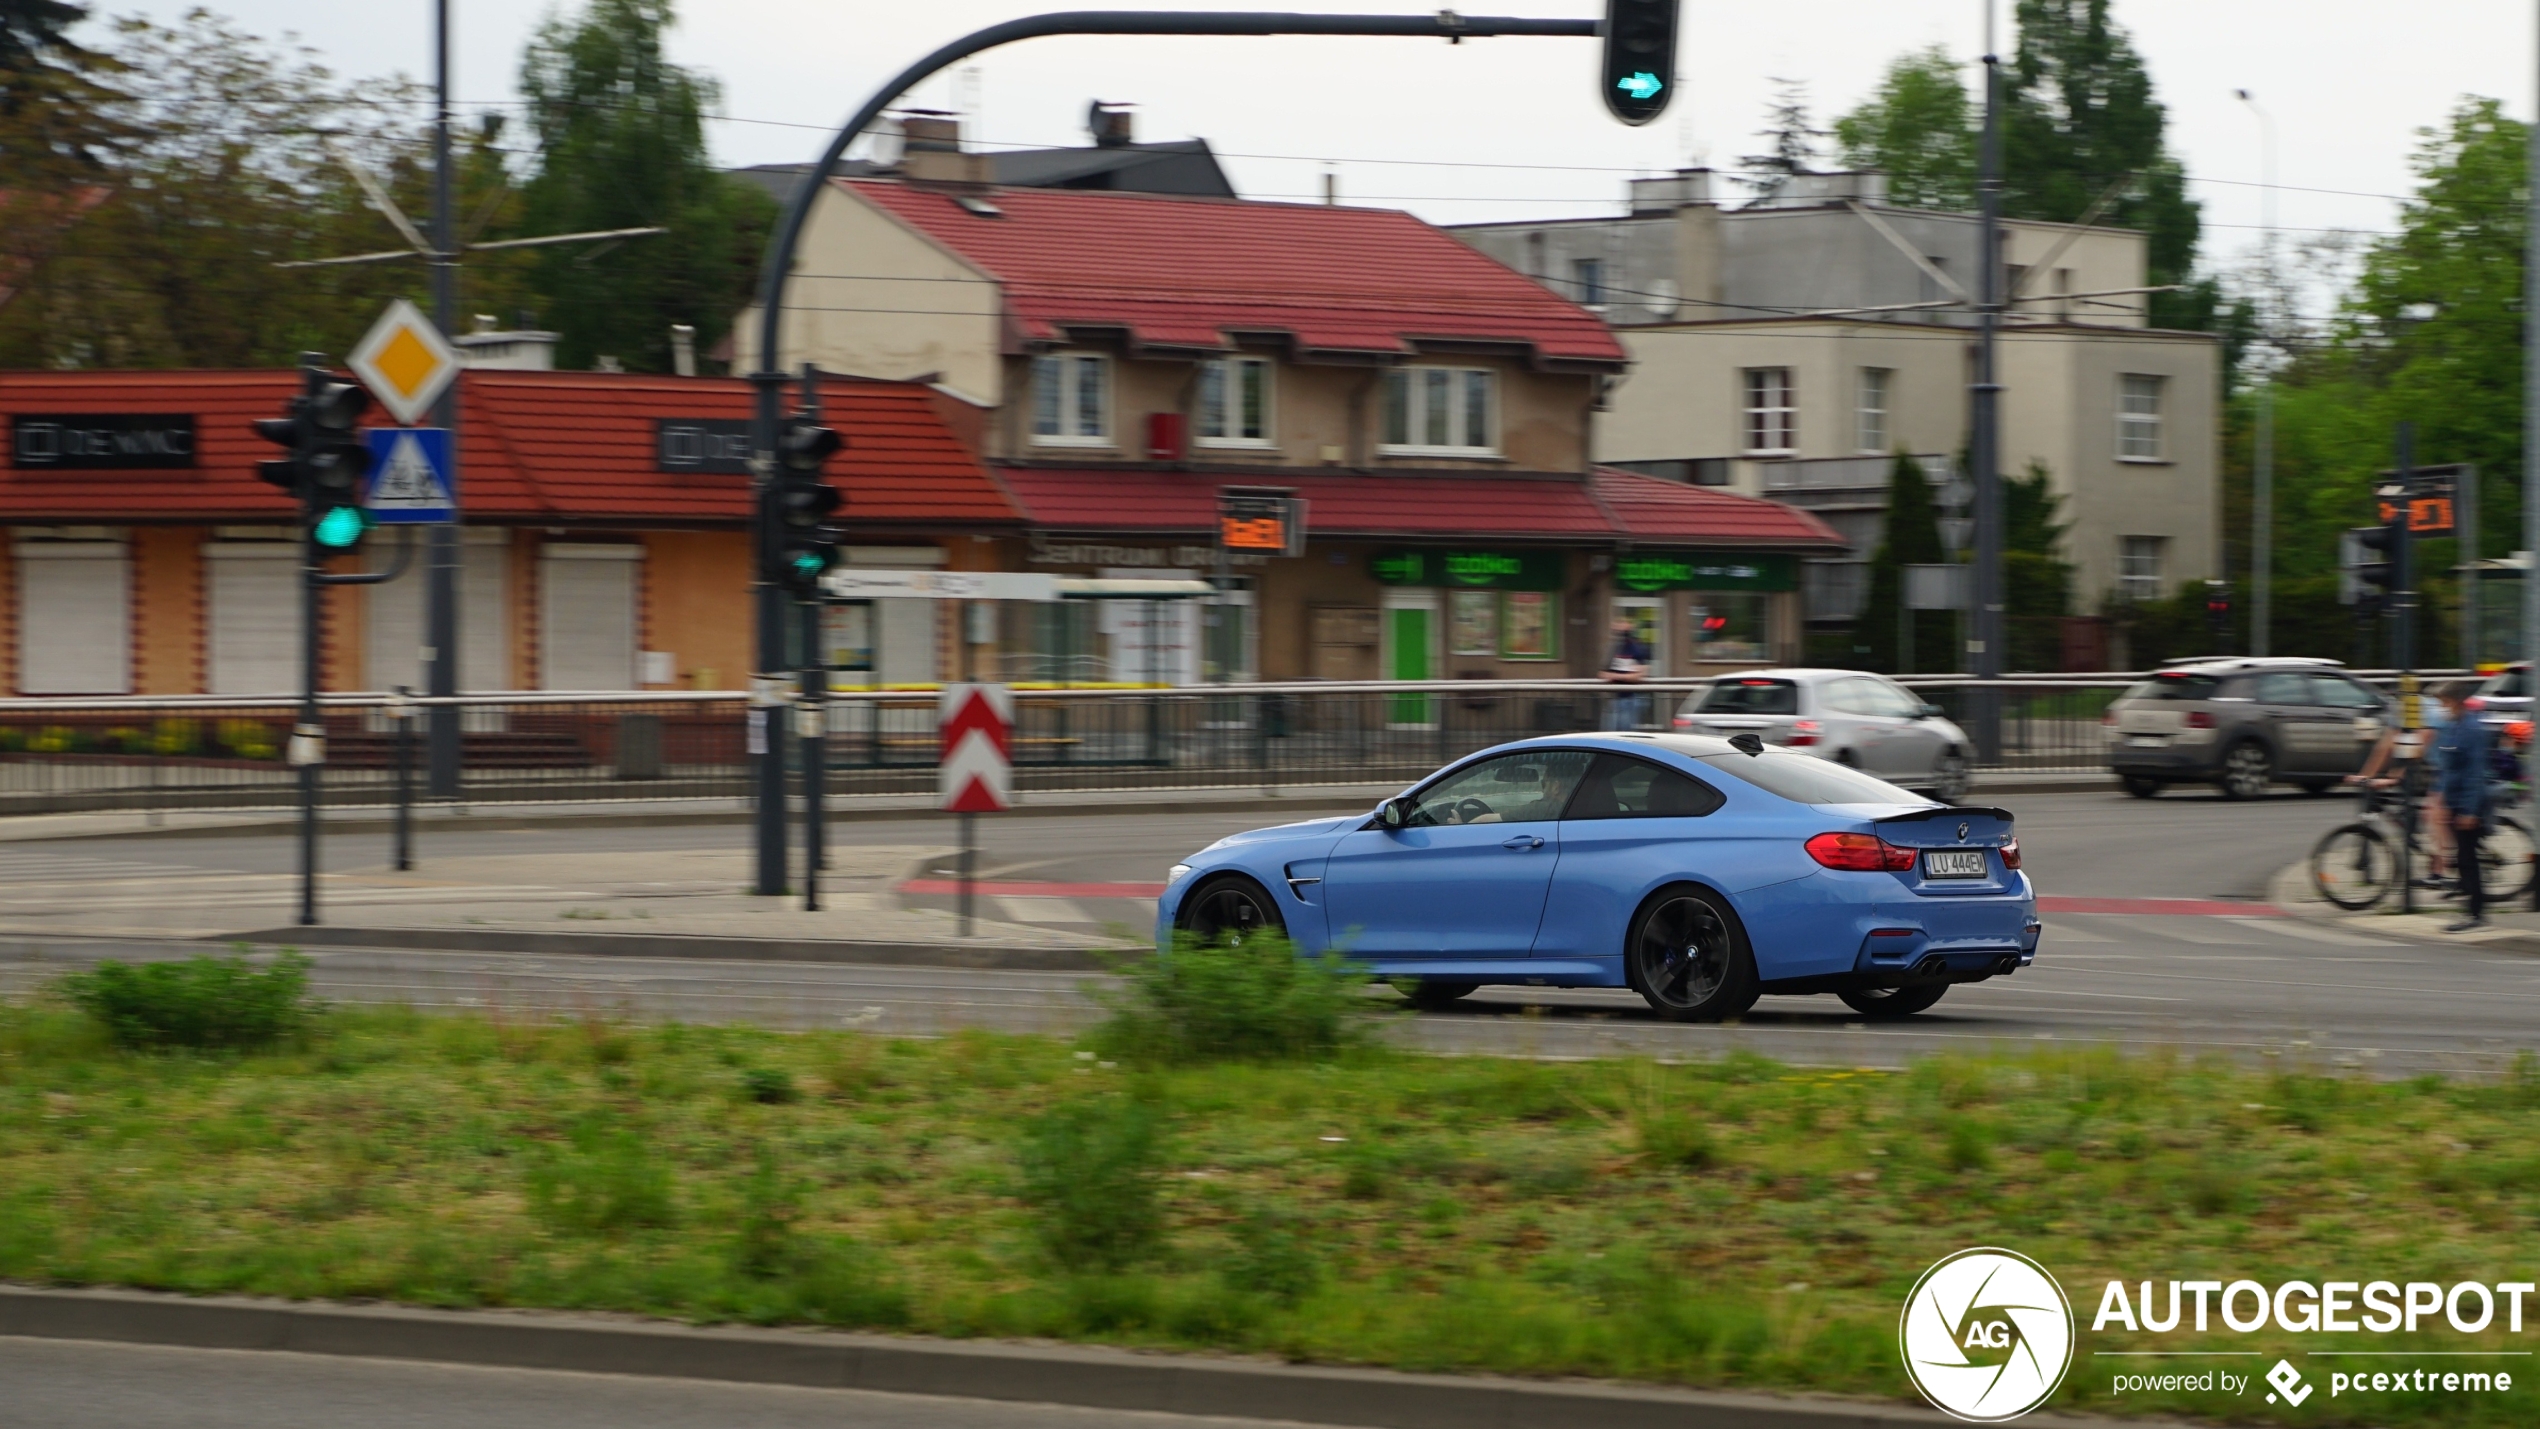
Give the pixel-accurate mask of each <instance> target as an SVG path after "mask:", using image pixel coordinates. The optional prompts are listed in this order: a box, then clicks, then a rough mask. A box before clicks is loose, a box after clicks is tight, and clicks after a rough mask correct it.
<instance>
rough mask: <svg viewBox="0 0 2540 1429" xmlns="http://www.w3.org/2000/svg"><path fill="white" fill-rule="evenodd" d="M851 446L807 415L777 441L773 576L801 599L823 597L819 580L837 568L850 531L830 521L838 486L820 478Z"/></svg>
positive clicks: (772, 554) (835, 502)
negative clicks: (833, 457) (842, 450)
mask: <svg viewBox="0 0 2540 1429" xmlns="http://www.w3.org/2000/svg"><path fill="white" fill-rule="evenodd" d="M844 445H846V443H845V441H843V440H842V439H841V438H840V437H839V436H838V434H837V433H836V432H835V431H833V430H831V429H830V428H828V427H824V426H822V425H820V422H819V420H818V419H817V418H815V417H812V416H809V415H802V416H797V417H795V418H794V419H793V420H792V421H790V422H788V423H786V424H785V432H784V435H783V436H781V437H779V438H778V439H777V443H776V464H777V472H776V485H775V491H774V496H773V502H774V506H775V512H774V514H775V539H774V541H773V542H772V551H771V559H772V560H773V562H774V566H775V569H773V570H772V571H770V572H769V573H768V578H769V579H770V580H773V581H775V582H776V583H777V584H779V585H782V586H784V587H786V588H787V589H789V590H791V591H793V592H794V594H795V595H797V596H802V597H812V596H817V595H818V594H819V593H820V578H821V577H822V576H824V575H826V574H828V572H829V570H830V568H831V567H833V566H835V565H837V564H838V546H839V543H840V542H843V541H844V540H846V539H847V533H846V531H845V530H844V529H843V528H841V527H839V526H836V525H833V524H831V523H830V520H829V518H830V515H831V514H832V513H834V512H835V511H836V510H837V509H838V505H839V502H840V501H841V499H842V498H841V497H840V496H839V495H838V488H836V487H834V486H831V485H830V484H829V483H828V482H826V481H823V480H821V477H820V469H821V467H822V466H824V465H826V464H827V462H828V460H829V457H830V455H831V454H832V453H834V452H836V451H837V450H838V449H839V448H840V447H842V446H844Z"/></svg>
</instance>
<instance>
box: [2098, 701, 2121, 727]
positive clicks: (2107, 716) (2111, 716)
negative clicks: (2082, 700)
mask: <svg viewBox="0 0 2540 1429" xmlns="http://www.w3.org/2000/svg"><path fill="white" fill-rule="evenodd" d="M2099 722H2100V723H2101V724H2115V723H2116V722H2117V710H2116V706H2114V705H2110V706H2109V707H2108V708H2106V709H2104V710H2101V711H2100V712H2099Z"/></svg>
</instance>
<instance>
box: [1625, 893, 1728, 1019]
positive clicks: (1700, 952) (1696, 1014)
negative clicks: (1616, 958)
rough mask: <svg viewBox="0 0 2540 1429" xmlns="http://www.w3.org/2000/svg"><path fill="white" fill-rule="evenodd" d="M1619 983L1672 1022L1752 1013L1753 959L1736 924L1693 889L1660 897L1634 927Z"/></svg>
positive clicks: (1707, 896)
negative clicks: (1626, 983) (1624, 983)
mask: <svg viewBox="0 0 2540 1429" xmlns="http://www.w3.org/2000/svg"><path fill="white" fill-rule="evenodd" d="M1623 962H1624V975H1625V977H1626V978H1627V979H1628V980H1629V981H1630V983H1631V985H1632V991H1634V992H1637V993H1639V994H1640V995H1641V997H1642V998H1643V999H1644V1000H1646V1001H1647V1002H1648V1003H1649V1005H1650V1007H1651V1009H1652V1010H1654V1011H1655V1012H1657V1014H1658V1015H1659V1016H1661V1017H1663V1018H1666V1019H1667V1020H1668V1021H1670V1022H1717V1021H1720V1020H1722V1019H1724V1018H1730V1017H1736V1016H1739V1015H1741V1014H1743V1013H1744V1012H1745V1011H1746V1010H1747V1009H1748V1008H1750V1007H1753V1006H1754V1005H1755V998H1756V993H1757V987H1756V975H1755V956H1754V954H1753V953H1752V952H1750V951H1749V950H1748V949H1747V946H1746V936H1745V934H1744V933H1743V932H1742V931H1740V929H1739V928H1738V926H1737V923H1736V920H1735V919H1734V918H1732V917H1731V916H1730V915H1729V913H1728V910H1727V909H1726V908H1724V907H1723V906H1722V905H1721V904H1720V902H1719V900H1718V899H1717V898H1716V897H1714V896H1713V895H1712V894H1710V893H1708V892H1705V891H1703V890H1702V889H1698V888H1691V887H1681V886H1680V887H1676V888H1669V889H1665V890H1662V891H1661V892H1660V893H1659V894H1658V896H1657V897H1655V898H1652V899H1651V900H1650V901H1649V903H1648V905H1647V906H1645V907H1643V908H1642V909H1641V911H1640V916H1639V917H1637V918H1635V919H1633V920H1632V930H1631V935H1630V937H1629V939H1628V940H1627V941H1626V944H1625V947H1624V953H1623Z"/></svg>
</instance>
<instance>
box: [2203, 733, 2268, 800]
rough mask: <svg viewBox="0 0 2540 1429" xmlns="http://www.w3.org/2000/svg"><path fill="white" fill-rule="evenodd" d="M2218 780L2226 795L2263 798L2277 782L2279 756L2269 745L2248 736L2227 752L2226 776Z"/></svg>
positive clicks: (2225, 760)
mask: <svg viewBox="0 0 2540 1429" xmlns="http://www.w3.org/2000/svg"><path fill="white" fill-rule="evenodd" d="M2216 782H2217V783H2219V784H2220V785H2221V786H2222V796H2223V797H2224V798H2226V799H2263V798H2265V797H2266V794H2267V786H2268V785H2269V784H2271V783H2274V782H2275V760H2274V759H2272V758H2270V757H2269V756H2268V754H2267V747H2266V746H2265V745H2263V744H2260V743H2259V742H2258V741H2256V740H2254V739H2244V740H2242V741H2240V742H2239V743H2238V744H2235V745H2233V746H2232V747H2231V748H2230V749H2228V750H2225V751H2224V752H2223V763H2222V777H2221V778H2220V779H2219V780H2217V781H2216Z"/></svg>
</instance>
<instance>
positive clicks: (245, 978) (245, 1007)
mask: <svg viewBox="0 0 2540 1429" xmlns="http://www.w3.org/2000/svg"><path fill="white" fill-rule="evenodd" d="M61 988H62V993H63V995H64V996H66V997H68V998H69V999H70V1000H71V1002H72V1003H73V1004H74V1005H76V1006H77V1007H78V1008H79V1009H80V1010H81V1011H83V1012H85V1013H87V1014H88V1015H89V1016H91V1017H94V1018H96V1019H97V1020H98V1021H99V1022H101V1023H103V1024H105V1027H106V1031H107V1033H108V1035H110V1036H111V1037H113V1038H114V1040H115V1042H116V1044H117V1045H119V1046H123V1047H132V1048H165V1047H195V1048H205V1049H214V1050H240V1049H246V1048H253V1047H265V1046H270V1045H272V1044H273V1043H275V1042H279V1041H281V1040H282V1039H283V1038H285V1037H288V1036H290V1035H292V1034H293V1033H295V1032H298V1031H299V1030H300V1029H301V1028H302V1027H303V1026H305V1025H307V1023H308V1020H309V1017H310V1015H311V1014H312V1013H313V1012H315V1011H316V1008H315V1005H314V1004H313V1003H312V1002H311V1001H310V999H309V960H308V959H307V958H306V957H303V956H302V955H300V954H299V953H297V952H286V953H284V954H282V955H281V956H280V957H278V958H275V959H274V960H273V961H272V963H270V964H269V965H267V966H264V967H261V968H260V967H258V966H257V965H256V964H255V962H254V961H253V960H252V959H250V958H249V957H248V956H247V954H246V952H245V951H244V950H243V949H242V950H241V951H239V952H237V953H234V954H232V955H230V956H229V957H225V958H216V957H195V958H187V959H185V960H184V961H183V962H166V963H142V964H140V965H138V966H135V965H133V964H130V963H121V962H113V961H108V962H102V963H99V964H98V965H97V966H96V967H94V968H91V969H89V970H88V971H87V972H83V973H73V974H71V975H70V976H69V977H66V978H64V979H62V984H61Z"/></svg>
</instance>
